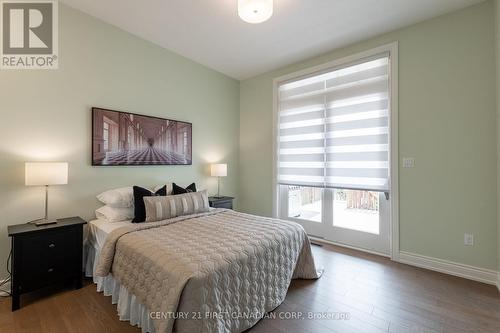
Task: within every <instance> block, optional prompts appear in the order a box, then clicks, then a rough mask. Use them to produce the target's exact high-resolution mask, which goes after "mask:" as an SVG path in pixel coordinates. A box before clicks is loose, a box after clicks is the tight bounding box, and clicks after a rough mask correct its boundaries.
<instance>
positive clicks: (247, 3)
mask: <svg viewBox="0 0 500 333" xmlns="http://www.w3.org/2000/svg"><path fill="white" fill-rule="evenodd" d="M238 15H239V16H240V18H241V19H242V20H243V21H245V22H248V23H254V24H255V23H262V22H264V21H267V20H268V19H269V18H270V17H271V16H273V0H238Z"/></svg>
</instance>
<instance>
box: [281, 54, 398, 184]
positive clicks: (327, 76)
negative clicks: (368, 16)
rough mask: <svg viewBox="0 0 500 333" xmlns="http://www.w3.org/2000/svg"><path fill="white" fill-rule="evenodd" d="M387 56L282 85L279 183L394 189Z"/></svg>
mask: <svg viewBox="0 0 500 333" xmlns="http://www.w3.org/2000/svg"><path fill="white" fill-rule="evenodd" d="M388 64H389V58H388V56H387V55H381V56H379V57H377V58H375V59H369V60H366V61H364V62H361V63H357V64H353V65H350V66H347V67H344V68H340V69H335V70H332V71H329V72H327V73H322V74H318V75H315V76H311V77H308V78H304V79H299V80H296V81H292V82H288V83H286V82H285V83H284V84H281V85H280V86H279V88H278V92H279V97H278V98H279V100H278V103H279V142H278V147H279V148H278V183H279V184H282V185H296V186H314V187H322V188H344V189H359V190H372V191H388V189H389V181H388V178H389V174H388V170H389V112H388V107H389V105H388V104H389V93H388V90H389V88H388V81H389V80H388Z"/></svg>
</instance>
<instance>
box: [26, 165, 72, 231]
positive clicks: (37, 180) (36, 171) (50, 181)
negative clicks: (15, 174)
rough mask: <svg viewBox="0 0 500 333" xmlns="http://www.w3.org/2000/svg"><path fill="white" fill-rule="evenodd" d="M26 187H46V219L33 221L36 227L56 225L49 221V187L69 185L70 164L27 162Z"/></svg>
mask: <svg viewBox="0 0 500 333" xmlns="http://www.w3.org/2000/svg"><path fill="white" fill-rule="evenodd" d="M25 184H26V186H45V217H44V218H42V219H38V220H35V221H32V222H30V223H34V224H35V225H37V226H39V225H44V224H51V223H56V221H54V220H49V215H48V210H49V186H50V185H65V184H68V163H66V162H26V163H25Z"/></svg>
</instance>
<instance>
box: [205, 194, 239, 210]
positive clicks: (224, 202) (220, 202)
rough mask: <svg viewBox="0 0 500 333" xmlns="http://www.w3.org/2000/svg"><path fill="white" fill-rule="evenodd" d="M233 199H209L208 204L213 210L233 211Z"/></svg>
mask: <svg viewBox="0 0 500 333" xmlns="http://www.w3.org/2000/svg"><path fill="white" fill-rule="evenodd" d="M233 200H234V198H233V197H209V198H208V203H209V204H210V207H213V208H228V209H233Z"/></svg>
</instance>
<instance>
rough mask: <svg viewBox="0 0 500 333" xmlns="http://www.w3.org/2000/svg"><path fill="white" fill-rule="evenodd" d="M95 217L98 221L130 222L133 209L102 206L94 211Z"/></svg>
mask: <svg viewBox="0 0 500 333" xmlns="http://www.w3.org/2000/svg"><path fill="white" fill-rule="evenodd" d="M95 216H96V217H97V218H98V219H103V220H107V221H108V222H121V221H127V220H132V219H133V218H134V207H128V208H114V207H111V206H102V207H101V208H99V209H96V211H95Z"/></svg>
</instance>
